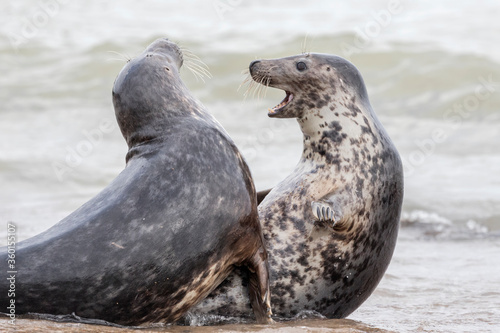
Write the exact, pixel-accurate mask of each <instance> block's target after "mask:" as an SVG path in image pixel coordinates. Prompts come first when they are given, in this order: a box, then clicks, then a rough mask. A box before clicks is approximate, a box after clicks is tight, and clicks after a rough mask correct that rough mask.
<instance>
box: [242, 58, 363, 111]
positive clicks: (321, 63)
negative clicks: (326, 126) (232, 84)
mask: <svg viewBox="0 0 500 333" xmlns="http://www.w3.org/2000/svg"><path fill="white" fill-rule="evenodd" d="M250 74H251V75H252V78H253V79H254V80H255V81H257V82H259V83H263V84H266V85H268V86H270V87H273V88H278V89H282V90H284V91H285V92H286V96H285V98H284V99H283V101H282V102H281V103H279V104H278V105H276V106H275V107H273V108H271V109H269V114H268V115H269V116H270V117H275V118H302V117H303V116H304V111H305V110H309V111H314V109H317V110H318V111H319V110H322V109H325V107H327V106H328V104H329V103H330V102H331V101H333V100H335V98H336V97H339V96H342V97H343V98H345V97H346V95H348V96H349V97H351V98H352V97H358V98H359V99H360V100H367V93H366V88H365V84H364V82H363V78H362V77H361V74H360V73H359V71H358V70H357V68H356V67H355V66H354V65H353V64H351V63H350V62H349V61H347V60H345V59H343V58H341V57H338V56H334V55H329V54H319V53H307V54H301V55H296V56H291V57H286V58H280V59H270V60H256V61H253V62H252V63H251V64H250ZM326 109H328V108H326ZM322 112H323V111H322ZM325 112H328V110H325Z"/></svg>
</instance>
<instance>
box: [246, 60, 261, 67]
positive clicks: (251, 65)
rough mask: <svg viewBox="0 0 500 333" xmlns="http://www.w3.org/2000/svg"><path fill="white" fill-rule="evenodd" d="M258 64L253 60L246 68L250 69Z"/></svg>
mask: <svg viewBox="0 0 500 333" xmlns="http://www.w3.org/2000/svg"><path fill="white" fill-rule="evenodd" d="M259 62H260V60H254V61H252V62H251V63H250V66H248V68H250V69H252V67H253V65H255V64H258V63H259Z"/></svg>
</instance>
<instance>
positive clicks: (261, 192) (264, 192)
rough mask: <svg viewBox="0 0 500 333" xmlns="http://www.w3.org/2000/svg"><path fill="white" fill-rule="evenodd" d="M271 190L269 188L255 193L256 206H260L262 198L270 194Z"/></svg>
mask: <svg viewBox="0 0 500 333" xmlns="http://www.w3.org/2000/svg"><path fill="white" fill-rule="evenodd" d="M271 190H272V188H270V189H269V190H265V191H260V192H257V205H260V203H261V202H262V200H264V198H265V197H266V196H267V195H268V194H269V192H271Z"/></svg>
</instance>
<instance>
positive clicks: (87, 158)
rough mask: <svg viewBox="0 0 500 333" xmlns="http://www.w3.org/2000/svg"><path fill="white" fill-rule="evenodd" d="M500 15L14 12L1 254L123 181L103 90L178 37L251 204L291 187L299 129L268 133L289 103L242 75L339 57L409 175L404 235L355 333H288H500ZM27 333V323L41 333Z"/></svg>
mask: <svg viewBox="0 0 500 333" xmlns="http://www.w3.org/2000/svg"><path fill="white" fill-rule="evenodd" d="M499 15H500V4H499V3H498V2H496V1H477V2H467V1H434V2H423V1H422V2H415V1H407V0H406V1H402V0H401V1H397V0H392V1H382V0H377V1H350V2H336V1H326V0H321V1H309V2H307V4H306V3H305V2H303V1H290V0H289V1H272V2H271V1H252V2H250V1H237V0H234V1H229V0H214V1H201V0H199V1H195V0H188V1H183V2H182V3H181V2H176V1H152V0H151V1H142V2H137V1H130V0H124V1H120V2H113V3H111V2H105V3H104V2H100V1H85V2H76V1H62V0H60V1H58V0H45V1H38V2H32V1H26V0H19V1H16V2H8V3H7V2H6V3H4V4H3V5H2V10H1V11H0V22H1V23H2V24H1V25H0V73H1V75H0V102H1V104H0V184H1V186H0V245H5V244H7V234H8V227H7V224H8V223H13V224H15V226H16V237H17V240H22V239H26V238H29V237H31V236H33V235H36V234H38V233H40V232H41V231H43V230H46V229H47V228H49V227H50V226H52V225H54V224H55V223H56V222H58V221H59V220H61V219H62V218H63V217H65V216H67V215H68V214H69V213H71V212H72V211H74V210H75V209H76V208H78V207H79V206H80V205H82V204H83V203H85V202H86V201H87V200H89V199H90V198H92V197H93V196H94V195H95V194H97V193H98V192H99V191H100V190H102V189H103V188H104V187H105V186H106V185H107V184H108V183H109V182H110V181H111V180H112V179H113V178H114V177H115V176H116V175H117V174H118V173H119V172H120V171H121V170H122V169H123V168H124V166H125V154H126V151H127V147H126V144H125V141H124V140H123V138H122V136H121V133H120V130H119V128H118V125H117V124H116V120H115V116H114V111H113V107H112V102H111V88H112V86H113V81H114V79H115V77H116V76H117V74H118V72H119V71H120V69H121V68H122V67H123V66H124V64H125V62H126V61H127V59H129V58H131V57H134V56H135V55H137V54H139V53H140V52H141V51H142V50H143V49H144V48H145V47H146V46H147V45H149V44H150V43H151V42H152V41H153V40H154V39H156V38H159V37H168V38H170V39H172V40H174V41H176V42H178V43H179V44H180V45H181V46H182V47H185V48H187V49H189V50H191V51H192V52H193V53H194V54H196V55H197V56H198V57H200V58H201V59H202V60H203V61H204V62H205V63H206V64H207V65H208V66H209V68H210V72H211V74H212V78H210V79H209V78H206V79H205V81H204V82H203V81H202V80H199V79H198V80H197V78H196V76H194V75H193V74H192V73H190V72H189V71H188V70H186V69H184V70H183V71H182V73H181V74H182V77H183V79H184V80H185V82H186V84H187V85H188V87H189V88H190V89H191V91H192V92H193V94H194V95H195V96H197V97H198V98H199V99H200V100H201V102H202V103H203V104H205V105H206V106H207V107H208V109H209V110H210V111H211V112H212V113H213V114H214V115H215V117H216V118H217V119H218V120H219V122H220V123H221V124H222V125H223V126H224V127H225V128H226V130H227V131H228V132H229V134H230V135H231V136H232V137H233V139H234V140H235V142H236V144H237V145H238V147H239V148H240V150H241V151H242V153H243V155H244V157H245V159H246V160H247V162H248V164H249V166H250V168H251V170H252V174H253V177H254V180H255V183H256V186H257V188H258V189H266V188H270V187H272V186H274V185H275V184H277V183H278V182H279V181H280V180H282V179H283V178H285V177H286V175H287V174H288V173H290V171H291V170H292V169H293V168H294V166H295V165H296V164H297V162H298V160H299V156H300V153H301V151H302V146H301V144H302V137H301V132H300V129H299V127H298V125H297V123H296V121H295V120H293V119H291V120H284V119H269V118H268V117H267V109H268V108H269V107H272V106H274V105H276V104H278V103H279V102H280V101H281V99H282V98H283V97H284V93H283V92H282V91H278V90H275V89H272V88H269V89H265V90H262V91H255V90H248V88H247V86H245V85H242V86H241V87H240V85H241V83H242V82H243V80H244V79H245V75H244V74H242V71H243V70H245V69H246V68H247V67H248V64H249V63H250V62H251V61H252V60H255V59H259V58H276V57H283V56H289V55H294V54H299V53H302V52H322V53H332V54H337V55H340V56H343V57H345V58H347V59H349V60H350V61H351V62H353V63H354V64H355V65H356V66H357V67H358V68H359V70H360V71H361V73H362V75H363V77H364V79H365V83H366V86H367V89H368V94H369V96H370V100H371V103H372V106H373V108H374V110H375V112H376V113H377V114H378V116H379V118H380V120H381V122H382V123H383V125H384V126H385V128H386V130H387V132H388V133H389V135H390V136H391V138H392V139H393V141H394V143H395V145H396V146H397V148H398V150H399V152H400V154H401V157H402V159H403V163H404V168H405V199H404V207H403V216H402V224H401V231H400V237H399V240H398V244H397V247H396V251H395V254H394V257H393V260H392V262H391V265H390V267H389V269H388V271H387V273H386V275H385V277H384V278H383V280H382V282H381V283H380V285H379V287H378V288H377V289H376V291H375V292H374V293H373V295H372V296H371V297H370V298H369V299H368V300H367V301H366V302H365V303H364V304H363V305H362V306H361V307H360V308H359V309H358V310H357V311H356V312H354V313H353V314H352V315H351V316H350V317H349V319H350V320H351V322H348V325H352V326H351V327H350V328H345V327H344V328H343V326H342V325H344V324H345V323H342V322H337V321H323V320H321V319H309V321H306V322H302V321H294V322H292V324H291V325H292V326H290V327H295V328H296V327H305V329H306V330H309V331H318V330H319V328H318V327H323V328H322V329H324V330H323V331H335V329H339V330H342V329H346V330H348V329H352V330H356V329H357V330H358V331H370V330H371V331H374V332H375V331H377V330H392V331H397V332H498V331H500V144H499V139H500V93H499V92H500V66H499V65H500V43H498V32H499V31H500V20H498V17H499ZM238 87H240V89H238ZM2 225H3V226H2ZM19 269H21V268H19ZM306 317H307V316H306ZM297 320H298V318H297ZM29 323H31V324H26V323H25V322H24V324H23V322H21V321H20V322H19V323H18V324H20V325H28V326H29V325H35V327H36V325H38V324H36V321H35V324H33V321H29ZM4 324H5V325H6V326H5V327H8V325H7V324H6V323H4V322H0V325H4ZM58 325H62V328H61V329H67V330H70V329H71V328H70V326H69V325H70V324H58ZM64 325H68V326H66V328H65V326H64ZM293 325H295V326H293ZM0 327H2V328H4V326H0ZM40 327H44V326H43V325H42V324H40ZM58 327H59V326H58ZM231 327H232V328H231V329H232V330H235V331H238V330H241V331H244V330H261V329H262V330H265V329H270V328H262V327H260V328H259V327H257V328H255V327H253V326H251V325H246V324H240V326H238V325H236V326H231ZM290 327H288V328H287V327H281V328H280V327H275V328H274V329H275V330H280V329H283V330H284V331H287V329H291V328H290ZM295 328H294V329H295ZM89 329H90V330H91V331H92V329H95V331H96V332H97V331H99V330H100V329H99V327H94V328H93V326H91V327H90V328H89ZM169 329H171V328H169ZM118 330H119V329H118ZM319 331H321V330H319Z"/></svg>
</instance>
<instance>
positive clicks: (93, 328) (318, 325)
mask: <svg viewBox="0 0 500 333" xmlns="http://www.w3.org/2000/svg"><path fill="white" fill-rule="evenodd" d="M0 331H1V332H30V333H32V332H53V333H56V332H57V333H59V332H60V333H69V332H88V333H90V332H92V333H97V332H99V333H120V332H123V333H124V332H134V331H135V332H179V333H180V332H194V333H205V332H207V333H208V332H260V333H299V332H301V333H302V332H311V333H312V332H314V333H316V332H317V333H323V332H324V333H327V332H328V333H330V332H333V333H344V332H350V333H357V332H370V333H372V332H373V333H386V332H390V331H386V330H382V329H378V328H375V327H371V326H368V325H365V324H363V323H360V322H358V321H354V320H349V319H306V320H296V321H289V322H285V323H275V324H273V325H253V324H235V325H222V326H165V327H158V328H156V327H148V328H118V327H109V326H101V325H87V324H77V323H59V322H54V321H47V320H36V319H16V324H15V325H12V324H10V323H9V321H8V319H7V318H0Z"/></svg>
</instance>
